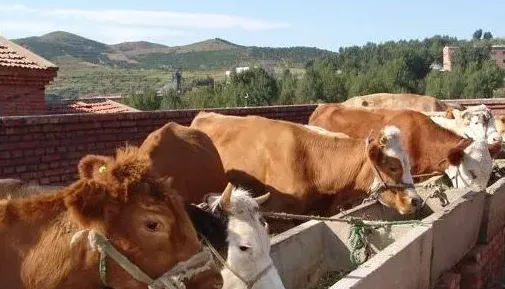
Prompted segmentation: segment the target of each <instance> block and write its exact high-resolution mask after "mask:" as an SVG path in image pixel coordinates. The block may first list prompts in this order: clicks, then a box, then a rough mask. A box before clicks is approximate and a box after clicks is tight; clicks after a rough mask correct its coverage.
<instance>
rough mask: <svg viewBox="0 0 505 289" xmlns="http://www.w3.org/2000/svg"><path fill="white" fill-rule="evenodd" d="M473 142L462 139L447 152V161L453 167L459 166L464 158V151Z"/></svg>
mask: <svg viewBox="0 0 505 289" xmlns="http://www.w3.org/2000/svg"><path fill="white" fill-rule="evenodd" d="M472 142H473V140H471V139H467V138H464V139H462V140H460V141H459V142H458V143H457V144H456V146H455V147H453V148H451V149H450V150H449V154H448V155H447V161H449V164H451V165H453V166H458V165H459V164H461V161H462V160H463V157H464V156H465V151H464V150H465V149H466V148H467V147H468V146H469V145H470V144H471V143H472Z"/></svg>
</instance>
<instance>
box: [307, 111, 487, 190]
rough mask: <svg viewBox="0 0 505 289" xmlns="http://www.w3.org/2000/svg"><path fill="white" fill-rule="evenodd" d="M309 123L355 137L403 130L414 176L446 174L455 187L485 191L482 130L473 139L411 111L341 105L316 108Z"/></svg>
mask: <svg viewBox="0 0 505 289" xmlns="http://www.w3.org/2000/svg"><path fill="white" fill-rule="evenodd" d="M309 124H310V125H315V126H319V127H322V128H324V129H327V130H330V131H335V132H342V133H345V134H348V135H349V136H350V137H355V138H364V137H366V136H367V135H368V134H369V132H370V130H377V129H379V128H380V127H382V126H384V125H394V126H397V127H398V128H399V129H400V130H401V131H402V136H403V138H402V142H403V146H404V147H405V148H406V150H407V152H408V154H409V156H410V160H411V162H412V173H413V174H414V175H422V174H429V173H436V172H438V173H444V172H445V173H446V174H447V175H448V176H449V177H450V178H451V181H452V184H453V186H454V187H457V188H459V187H468V186H470V185H475V186H477V187H480V188H485V187H486V186H487V183H488V181H489V177H490V174H491V170H492V166H493V160H492V158H491V155H490V153H489V148H488V145H487V141H486V139H485V138H484V131H483V130H482V131H480V135H478V136H477V138H476V139H475V140H472V139H468V138H464V137H461V136H459V135H457V134H456V133H454V132H452V131H450V130H448V129H445V128H443V127H441V126H439V125H437V124H436V123H434V122H433V121H432V120H431V119H430V117H428V116H427V115H425V114H423V113H421V112H417V111H414V110H408V109H405V110H400V109H397V110H394V109H371V108H351V107H346V106H343V105H340V104H325V105H322V106H319V107H317V108H316V109H315V110H314V112H313V113H312V115H311V116H310V118H309ZM481 129H482V127H481Z"/></svg>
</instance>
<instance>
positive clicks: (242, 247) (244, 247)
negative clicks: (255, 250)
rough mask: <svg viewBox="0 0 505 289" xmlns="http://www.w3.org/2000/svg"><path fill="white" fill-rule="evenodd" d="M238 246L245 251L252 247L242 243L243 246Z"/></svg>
mask: <svg viewBox="0 0 505 289" xmlns="http://www.w3.org/2000/svg"><path fill="white" fill-rule="evenodd" d="M238 248H239V249H240V251H242V252H245V251H247V250H249V249H250V248H251V247H249V246H244V245H242V246H238Z"/></svg>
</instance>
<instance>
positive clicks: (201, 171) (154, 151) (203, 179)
mask: <svg viewBox="0 0 505 289" xmlns="http://www.w3.org/2000/svg"><path fill="white" fill-rule="evenodd" d="M140 149H141V150H143V151H145V152H146V153H148V154H149V156H150V158H151V161H152V164H153V167H154V168H153V169H154V171H156V172H157V174H158V175H160V176H171V177H173V178H174V188H175V189H177V190H178V191H179V192H181V194H182V195H183V197H184V198H185V199H186V201H188V202H189V203H194V204H198V203H200V202H201V201H202V198H203V197H204V196H205V195H206V194H208V193H209V192H222V191H223V190H224V189H225V187H226V185H227V183H228V180H227V178H226V174H225V172H224V168H223V164H222V162H221V158H220V156H219V153H218V151H217V149H216V147H215V146H214V144H213V143H212V140H211V139H210V138H209V137H208V136H207V135H206V134H205V133H202V132H201V131H199V130H196V129H193V128H190V127H187V126H183V125H180V124H177V123H175V122H168V123H167V124H165V125H164V126H163V127H161V128H159V129H157V130H155V131H153V132H152V133H150V134H149V135H148V136H147V137H146V139H145V140H144V142H143V143H142V144H141V145H140Z"/></svg>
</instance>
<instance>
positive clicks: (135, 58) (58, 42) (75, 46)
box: [13, 31, 332, 69]
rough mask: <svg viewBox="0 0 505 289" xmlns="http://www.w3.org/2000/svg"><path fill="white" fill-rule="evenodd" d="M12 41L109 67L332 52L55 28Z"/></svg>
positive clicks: (269, 59)
mask: <svg viewBox="0 0 505 289" xmlns="http://www.w3.org/2000/svg"><path fill="white" fill-rule="evenodd" d="M13 41H14V42H16V43H18V44H20V45H23V46H25V47H27V48H28V49H30V50H32V51H34V52H35V53H37V54H39V55H41V56H43V57H45V58H47V59H49V60H51V61H54V62H56V63H58V61H59V59H61V58H62V57H67V64H68V56H72V57H73V58H74V59H75V60H76V61H79V62H83V61H84V62H89V63H91V64H100V65H104V66H109V67H122V68H143V69H174V68H179V67H180V68H182V69H202V68H207V69H216V68H223V69H224V68H230V66H242V65H255V64H262V63H269V64H274V65H277V64H285V63H289V64H292V65H298V66H299V65H303V64H305V62H306V61H307V60H309V59H312V58H318V57H322V56H324V55H328V54H332V52H330V51H327V50H322V49H318V48H310V47H293V48H268V47H247V46H241V45H237V44H234V43H231V42H229V41H226V40H223V39H220V38H215V39H209V40H204V41H201V42H197V43H193V44H189V45H183V46H173V47H169V46H166V45H162V44H157V43H151V42H147V41H138V42H124V43H119V44H114V45H107V44H104V43H100V42H98V41H94V40H91V39H87V38H84V37H81V36H79V35H75V34H72V33H68V32H63V31H56V32H51V33H49V34H46V35H42V36H40V37H28V38H22V39H15V40H13Z"/></svg>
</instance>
